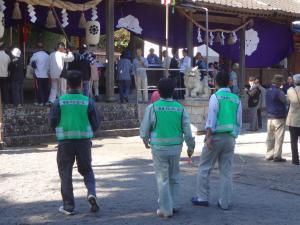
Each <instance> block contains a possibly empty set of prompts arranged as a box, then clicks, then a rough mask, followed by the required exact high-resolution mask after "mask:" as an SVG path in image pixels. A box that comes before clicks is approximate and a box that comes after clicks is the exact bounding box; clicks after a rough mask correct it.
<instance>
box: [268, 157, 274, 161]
mask: <svg viewBox="0 0 300 225" xmlns="http://www.w3.org/2000/svg"><path fill="white" fill-rule="evenodd" d="M273 159H274V158H273V156H271V157H269V158H266V160H267V161H272V160H273Z"/></svg>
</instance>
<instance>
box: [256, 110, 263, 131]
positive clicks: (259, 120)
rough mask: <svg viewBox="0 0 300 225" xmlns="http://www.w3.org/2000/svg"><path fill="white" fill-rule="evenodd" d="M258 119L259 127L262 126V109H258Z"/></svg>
mask: <svg viewBox="0 0 300 225" xmlns="http://www.w3.org/2000/svg"><path fill="white" fill-rule="evenodd" d="M257 120H258V127H259V128H260V129H261V128H262V117H261V109H260V108H258V109H257Z"/></svg>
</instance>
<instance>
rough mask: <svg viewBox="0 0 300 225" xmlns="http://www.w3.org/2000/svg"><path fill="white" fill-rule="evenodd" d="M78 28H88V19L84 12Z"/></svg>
mask: <svg viewBox="0 0 300 225" xmlns="http://www.w3.org/2000/svg"><path fill="white" fill-rule="evenodd" d="M78 27H79V28H82V29H85V27H86V19H85V16H84V13H83V12H82V13H81V16H80V19H79V25H78Z"/></svg>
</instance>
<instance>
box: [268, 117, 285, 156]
mask: <svg viewBox="0 0 300 225" xmlns="http://www.w3.org/2000/svg"><path fill="white" fill-rule="evenodd" d="M267 129H268V137H267V154H266V158H267V159H269V158H278V159H281V154H282V144H283V140H284V132H285V119H268V124H267Z"/></svg>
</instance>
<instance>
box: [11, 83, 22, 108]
mask: <svg viewBox="0 0 300 225" xmlns="http://www.w3.org/2000/svg"><path fill="white" fill-rule="evenodd" d="M11 92H12V100H13V104H14V106H18V105H22V104H23V81H12V82H11Z"/></svg>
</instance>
